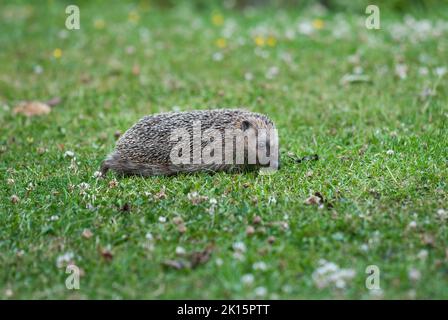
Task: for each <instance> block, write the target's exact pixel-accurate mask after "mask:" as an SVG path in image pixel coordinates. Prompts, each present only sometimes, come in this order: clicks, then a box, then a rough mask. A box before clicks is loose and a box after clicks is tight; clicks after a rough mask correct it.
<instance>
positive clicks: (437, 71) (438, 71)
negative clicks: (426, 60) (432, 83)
mask: <svg viewBox="0 0 448 320" xmlns="http://www.w3.org/2000/svg"><path fill="white" fill-rule="evenodd" d="M446 72H447V68H446V67H437V68H436V69H435V70H434V73H435V74H436V75H437V76H439V77H442V76H443V75H444V74H445V73H446Z"/></svg>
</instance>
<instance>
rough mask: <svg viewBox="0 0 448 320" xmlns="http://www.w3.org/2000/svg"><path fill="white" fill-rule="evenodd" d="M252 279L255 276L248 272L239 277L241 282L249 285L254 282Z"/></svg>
mask: <svg viewBox="0 0 448 320" xmlns="http://www.w3.org/2000/svg"><path fill="white" fill-rule="evenodd" d="M254 280H255V277H254V276H253V275H252V274H250V273H248V274H245V275H243V276H242V277H241V282H242V283H243V284H245V285H251V284H252V283H254Z"/></svg>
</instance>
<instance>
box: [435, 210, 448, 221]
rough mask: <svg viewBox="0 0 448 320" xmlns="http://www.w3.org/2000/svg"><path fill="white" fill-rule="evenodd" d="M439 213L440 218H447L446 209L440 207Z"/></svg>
mask: <svg viewBox="0 0 448 320" xmlns="http://www.w3.org/2000/svg"><path fill="white" fill-rule="evenodd" d="M437 215H438V216H439V218H441V219H445V218H446V217H447V215H448V213H447V212H446V211H445V210H444V209H439V210H437Z"/></svg>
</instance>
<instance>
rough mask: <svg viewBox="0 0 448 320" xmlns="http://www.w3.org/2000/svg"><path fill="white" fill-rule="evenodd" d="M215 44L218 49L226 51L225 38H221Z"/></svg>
mask: <svg viewBox="0 0 448 320" xmlns="http://www.w3.org/2000/svg"><path fill="white" fill-rule="evenodd" d="M215 44H216V46H217V47H218V48H221V49H224V48H225V47H227V40H226V39H224V38H219V39H218V40H216V42H215Z"/></svg>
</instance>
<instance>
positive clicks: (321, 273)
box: [312, 259, 356, 289]
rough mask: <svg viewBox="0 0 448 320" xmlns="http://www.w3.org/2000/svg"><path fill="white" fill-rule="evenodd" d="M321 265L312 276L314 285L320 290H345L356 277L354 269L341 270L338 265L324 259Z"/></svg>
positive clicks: (320, 262)
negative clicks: (330, 287) (334, 288)
mask: <svg viewBox="0 0 448 320" xmlns="http://www.w3.org/2000/svg"><path fill="white" fill-rule="evenodd" d="M319 265H320V266H319V267H318V268H317V269H316V270H315V271H314V272H313V274H312V278H313V280H314V283H315V284H316V286H317V287H318V288H319V289H322V288H326V287H329V286H334V287H336V288H338V289H344V288H345V287H346V286H347V282H348V281H349V280H351V279H353V278H354V277H355V275H356V272H355V270H353V269H341V268H339V266H338V265H337V264H335V263H333V262H328V261H326V260H323V259H322V260H320V261H319Z"/></svg>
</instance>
